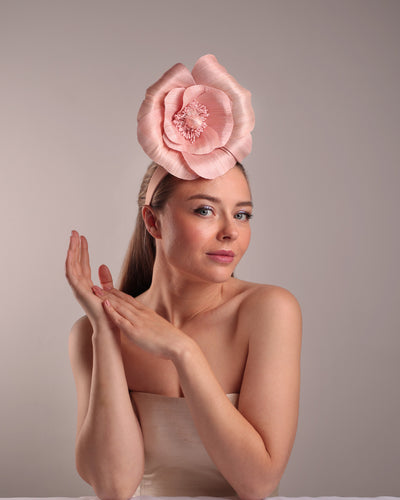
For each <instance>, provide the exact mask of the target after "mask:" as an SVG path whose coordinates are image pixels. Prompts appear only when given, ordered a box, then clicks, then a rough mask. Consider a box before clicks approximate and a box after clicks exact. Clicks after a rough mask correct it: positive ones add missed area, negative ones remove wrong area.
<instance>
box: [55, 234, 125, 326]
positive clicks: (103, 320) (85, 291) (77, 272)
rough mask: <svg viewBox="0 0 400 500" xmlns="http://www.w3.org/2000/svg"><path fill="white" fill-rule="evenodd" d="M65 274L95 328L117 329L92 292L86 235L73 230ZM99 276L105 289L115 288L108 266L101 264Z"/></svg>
mask: <svg viewBox="0 0 400 500" xmlns="http://www.w3.org/2000/svg"><path fill="white" fill-rule="evenodd" d="M65 276H66V278H67V280H68V283H69V285H70V286H71V288H72V291H73V292H74V295H75V298H76V300H77V301H78V302H79V304H80V305H81V306H82V308H83V310H84V311H85V312H86V314H87V316H88V319H89V321H90V323H91V325H92V328H93V330H98V329H99V328H101V327H102V326H106V327H107V328H111V329H112V330H115V329H116V328H115V325H113V324H112V323H111V321H110V320H109V318H107V315H106V314H105V312H104V309H103V306H102V303H101V300H100V299H99V298H98V297H96V296H95V295H94V294H93V292H92V287H93V281H92V278H91V270H90V262H89V251H88V242H87V240H86V238H85V236H83V235H82V236H79V233H78V232H77V231H74V230H73V231H72V234H71V237H70V242H69V248H68V253H67V259H66V261H65ZM99 278H100V283H101V285H102V287H103V289H105V290H108V289H110V288H113V283H112V278H111V273H110V271H109V270H108V268H107V266H100V268H99Z"/></svg>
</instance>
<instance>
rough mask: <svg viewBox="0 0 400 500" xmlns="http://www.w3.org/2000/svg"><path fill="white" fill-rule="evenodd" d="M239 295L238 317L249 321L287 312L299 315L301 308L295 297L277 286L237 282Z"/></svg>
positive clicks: (285, 289)
mask: <svg viewBox="0 0 400 500" xmlns="http://www.w3.org/2000/svg"><path fill="white" fill-rule="evenodd" d="M237 281H238V283H237V285H236V286H237V287H238V288H239V289H240V290H241V292H240V293H239V295H240V296H241V301H240V316H244V317H245V318H246V317H248V318H249V319H254V318H262V317H266V316H271V314H272V313H273V314H274V315H277V314H286V313H287V312H288V311H292V312H293V313H296V312H297V314H300V315H301V308H300V304H299V301H298V300H297V298H296V296H295V295H294V294H293V293H292V292H291V291H289V290H288V289H287V288H284V287H282V286H278V285H271V284H261V283H252V282H249V281H242V280H237Z"/></svg>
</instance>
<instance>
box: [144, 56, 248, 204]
mask: <svg viewBox="0 0 400 500" xmlns="http://www.w3.org/2000/svg"><path fill="white" fill-rule="evenodd" d="M254 121H255V120H254V111H253V108H252V105H251V93H250V92H249V91H248V90H247V89H245V88H244V87H242V86H241V85H240V84H239V83H238V82H237V81H236V80H235V79H234V78H233V76H232V75H230V74H229V73H228V72H227V70H226V69H225V68H224V67H223V66H221V65H220V64H219V63H218V61H217V59H216V57H215V56H214V55H212V54H207V55H205V56H202V57H200V59H198V60H197V62H196V64H195V65H194V67H193V70H192V71H191V72H190V71H189V70H188V68H186V66H184V65H183V64H181V63H177V64H175V65H174V66H172V67H171V68H170V69H169V70H168V71H166V72H165V73H164V74H163V75H162V77H161V78H160V79H159V80H157V82H155V83H154V84H153V85H151V86H150V87H149V88H148V89H147V90H146V96H145V99H144V100H143V102H142V104H141V106H140V109H139V112H138V116H137V122H138V127H137V137H138V141H139V143H140V145H141V146H142V148H143V150H144V152H145V153H146V154H147V155H148V156H149V157H150V158H151V160H153V161H154V162H155V163H157V164H158V167H157V168H156V169H155V171H154V173H153V176H152V178H151V179H150V182H149V186H148V189H147V193H146V205H150V204H151V199H152V197H153V194H154V191H155V189H156V188H157V186H158V184H159V183H160V181H161V180H162V179H163V178H164V177H165V176H166V175H167V174H168V173H170V174H172V175H174V176H175V177H178V178H179V179H187V180H191V179H196V178H198V177H201V178H203V179H215V178H216V177H219V176H220V175H223V174H225V173H226V172H227V171H228V170H230V169H231V168H232V167H234V166H235V165H236V163H237V162H242V161H243V159H244V158H245V157H246V156H247V155H248V154H249V153H250V151H251V147H252V137H251V131H252V130H253V128H254Z"/></svg>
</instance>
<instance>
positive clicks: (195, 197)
mask: <svg viewBox="0 0 400 500" xmlns="http://www.w3.org/2000/svg"><path fill="white" fill-rule="evenodd" d="M189 200H208V201H211V202H212V203H221V200H220V199H219V198H215V196H210V195H208V194H202V193H200V194H194V195H192V196H189V198H188V199H187V200H186V201H189ZM236 206H237V207H252V206H253V202H252V201H238V202H237V203H236Z"/></svg>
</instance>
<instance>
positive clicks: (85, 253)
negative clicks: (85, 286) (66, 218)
mask: <svg viewBox="0 0 400 500" xmlns="http://www.w3.org/2000/svg"><path fill="white" fill-rule="evenodd" d="M80 242H81V258H80V262H81V268H82V273H83V275H84V276H86V277H87V278H90V276H91V269H90V262H89V246H88V242H87V239H86V238H85V236H81V237H80Z"/></svg>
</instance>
